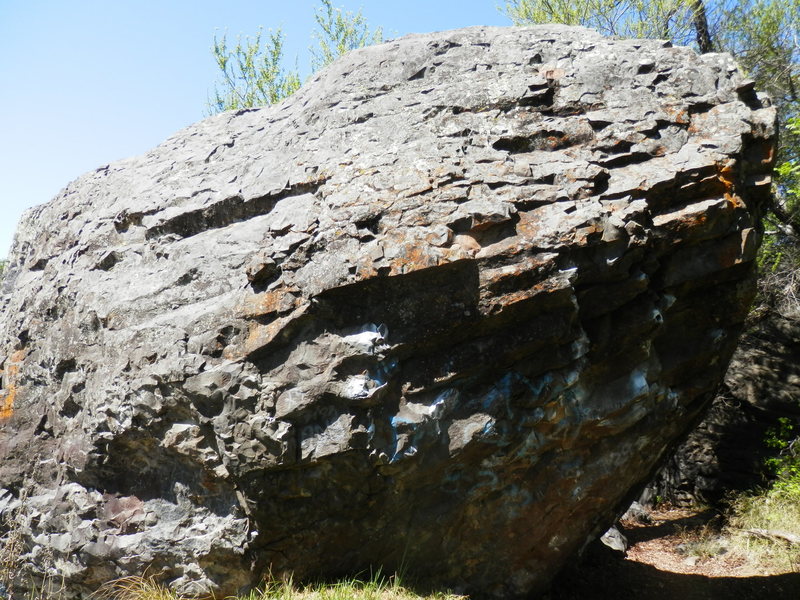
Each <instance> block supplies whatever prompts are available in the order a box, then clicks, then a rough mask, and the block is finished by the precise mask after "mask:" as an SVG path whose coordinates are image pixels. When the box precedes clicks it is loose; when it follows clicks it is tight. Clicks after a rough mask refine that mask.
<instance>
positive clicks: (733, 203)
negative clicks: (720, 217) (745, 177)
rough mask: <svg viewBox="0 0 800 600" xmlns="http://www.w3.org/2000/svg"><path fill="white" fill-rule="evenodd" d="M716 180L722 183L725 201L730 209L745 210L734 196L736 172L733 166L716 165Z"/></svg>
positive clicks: (736, 196) (727, 164)
mask: <svg viewBox="0 0 800 600" xmlns="http://www.w3.org/2000/svg"><path fill="white" fill-rule="evenodd" d="M717 178H718V179H719V181H720V182H721V183H722V186H723V189H724V192H723V194H724V196H725V200H727V201H728V204H729V205H730V207H731V208H745V204H744V201H743V200H742V198H741V197H740V196H739V195H738V194H736V192H735V190H736V183H735V182H736V171H735V170H734V168H733V164H731V163H725V164H721V165H717Z"/></svg>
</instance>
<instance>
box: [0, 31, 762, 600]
mask: <svg viewBox="0 0 800 600" xmlns="http://www.w3.org/2000/svg"><path fill="white" fill-rule="evenodd" d="M774 117H775V115H774V110H773V109H772V108H769V107H768V104H767V103H766V101H764V100H763V99H762V98H761V97H760V96H758V95H757V94H756V93H755V92H754V91H753V87H752V82H749V81H747V80H746V79H744V78H743V76H742V75H741V74H740V73H739V72H738V71H737V70H736V67H735V66H734V64H733V62H732V60H731V58H730V57H728V56H726V55H717V54H710V55H704V56H698V55H697V54H696V53H695V52H693V51H692V50H690V49H687V48H672V47H670V46H669V44H667V43H664V42H659V41H641V40H610V39H604V38H603V37H601V36H600V35H598V34H597V33H595V32H592V31H589V30H586V29H582V28H568V27H562V26H542V27H533V28H508V29H506V28H473V29H466V30H460V31H451V32H445V33H436V34H430V35H414V36H409V37H406V38H403V39H400V40H396V41H391V42H389V43H386V44H383V45H380V46H375V47H371V48H365V49H363V50H359V51H357V52H353V53H351V54H349V55H347V56H346V57H345V58H343V59H341V60H339V61H338V62H336V63H334V64H333V65H332V66H330V67H329V68H327V69H326V70H324V71H323V72H321V73H320V74H318V75H317V76H315V78H314V79H313V80H312V81H311V82H310V83H309V84H308V85H306V86H305V87H304V88H303V89H302V90H301V91H299V92H298V93H297V94H295V95H294V96H293V97H291V98H290V99H289V100H287V101H286V102H283V103H282V104H279V105H277V106H273V107H269V108H263V109H258V110H243V111H239V112H235V113H233V112H230V113H224V114H221V115H218V116H215V117H212V118H209V119H206V120H204V121H202V122H200V123H197V124H196V125H193V126H191V127H189V128H187V129H185V130H184V131H181V132H179V133H178V134H176V135H175V136H173V137H171V138H170V139H168V140H167V141H166V142H164V143H163V144H161V145H160V146H158V147H157V148H155V149H154V150H152V151H151V152H149V153H147V154H145V155H144V156H141V157H138V158H134V159H130V160H125V161H121V162H118V163H115V164H111V165H107V166H104V167H102V168H100V169H98V170H97V171H95V172H93V173H89V174H87V175H85V176H83V177H82V178H80V179H78V180H77V181H75V182H73V183H72V184H70V185H69V186H68V187H67V188H66V189H65V190H64V191H63V192H62V193H61V194H60V195H59V196H58V197H57V198H56V199H55V200H53V201H52V202H50V203H48V204H46V205H44V206H41V207H38V208H35V209H33V210H31V211H30V212H28V213H27V215H26V217H25V218H24V219H23V222H22V224H21V225H20V228H19V230H18V232H17V237H16V242H15V245H14V249H13V252H12V256H11V262H10V267H9V271H8V276H7V277H6V279H5V281H4V283H3V296H2V316H0V360H2V369H3V371H2V392H1V393H2V396H0V398H2V402H0V404H2V406H0V408H2V416H3V421H2V425H0V453H2V456H3V462H2V467H0V488H2V491H0V508H1V509H2V511H3V514H4V515H5V517H6V520H7V522H8V524H7V526H6V528H7V533H6V535H7V537H12V536H14V539H16V540H22V542H23V543H22V545H21V546H19V547H21V551H20V552H19V556H18V557H17V559H18V564H19V568H18V569H17V570H16V574H17V575H18V581H17V589H21V588H20V587H19V584H20V582H26V581H30V578H33V580H34V581H41V580H42V579H46V578H47V577H48V576H49V577H50V578H51V579H52V578H53V576H54V575H55V576H56V578H57V580H58V582H59V583H61V581H62V580H63V582H64V584H65V589H66V590H67V592H68V594H71V595H73V596H79V595H80V594H82V593H85V591H86V590H90V589H93V588H95V587H97V586H98V585H99V584H100V583H102V582H103V581H105V580H107V579H110V578H113V577H116V576H121V575H128V574H137V573H141V572H143V571H145V569H147V572H148V574H149V575H153V576H155V577H158V578H160V579H163V580H165V581H167V582H169V583H170V585H172V586H173V587H174V588H175V589H176V590H178V591H180V592H182V593H187V594H202V593H207V592H212V591H213V592H214V593H216V595H217V597H220V596H222V595H224V594H226V593H229V592H233V591H236V590H237V589H239V588H241V587H244V586H247V585H250V584H252V583H254V582H257V581H258V580H259V579H260V578H261V577H263V576H265V575H266V574H267V573H272V575H273V576H278V575H280V574H282V573H288V572H292V573H294V576H295V577H296V578H307V577H318V576H320V577H321V576H334V575H338V574H343V573H355V572H364V571H365V570H367V569H369V568H370V567H382V568H383V570H384V572H389V571H392V570H394V569H400V568H402V569H403V570H404V571H405V572H406V573H408V574H409V575H411V576H414V577H417V578H419V579H421V580H423V581H428V582H430V583H436V584H442V585H446V586H449V587H451V588H454V589H456V590H460V591H466V592H471V593H476V594H479V595H486V596H497V597H515V596H522V595H525V594H527V593H529V592H532V591H535V590H537V589H541V588H542V587H543V586H545V585H546V584H547V582H548V580H549V578H550V577H551V576H552V575H553V574H554V573H555V571H556V569H557V568H558V567H559V566H561V565H562V564H563V563H564V562H565V561H566V560H568V559H569V558H570V557H571V556H573V555H574V554H575V552H576V551H578V550H579V549H580V548H581V547H582V546H584V544H586V543H587V541H589V540H591V539H593V538H594V537H596V536H597V535H598V534H599V533H602V531H604V530H605V529H606V528H607V527H608V526H609V524H610V523H611V522H612V521H613V520H614V518H615V517H616V516H617V513H618V512H619V511H620V510H622V509H624V507H625V506H626V505H627V504H628V503H629V501H630V499H631V498H632V496H633V495H635V494H636V493H637V492H638V491H640V487H641V486H642V485H643V484H644V483H646V482H647V481H648V479H649V477H650V476H651V475H652V471H653V469H654V468H655V467H656V466H657V464H658V462H659V461H660V460H661V458H662V456H663V455H664V454H665V452H666V451H667V450H668V449H669V448H670V447H671V445H672V444H673V442H674V441H675V440H676V439H677V438H678V437H679V436H681V435H682V434H683V433H684V432H685V430H686V429H687V428H688V427H690V426H691V424H693V423H694V422H695V420H696V419H697V417H698V415H699V414H700V413H701V411H702V410H703V409H704V407H706V405H707V403H708V402H709V401H710V399H711V397H712V396H713V391H714V389H715V387H716V386H717V384H718V383H719V381H720V380H721V379H722V376H723V374H724V372H725V367H726V365H727V363H728V360H729V358H730V356H731V353H732V352H733V349H734V347H735V345H736V338H737V335H738V333H739V330H740V327H741V323H742V321H743V319H744V317H745V315H746V313H747V310H748V306H749V305H750V302H751V299H752V297H753V292H754V264H753V258H754V256H755V253H756V249H757V247H758V244H759V241H760V232H759V216H760V211H761V208H762V204H763V203H764V202H765V201H766V199H767V198H768V195H769V189H770V180H769V179H770V177H769V174H770V170H771V166H772V155H773V143H774Z"/></svg>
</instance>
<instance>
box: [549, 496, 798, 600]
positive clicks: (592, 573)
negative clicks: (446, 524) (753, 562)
mask: <svg viewBox="0 0 800 600" xmlns="http://www.w3.org/2000/svg"><path fill="white" fill-rule="evenodd" d="M714 516H715V513H714V512H713V511H705V512H696V511H695V512H692V511H687V510H677V509H676V510H660V511H654V512H653V513H651V522H650V523H640V522H626V523H624V524H623V525H624V527H625V530H624V532H625V536H626V537H627V538H628V543H629V547H628V552H627V556H623V554H622V553H620V552H615V551H613V550H610V549H608V548H606V547H605V546H602V545H601V544H599V543H598V544H596V545H594V546H592V547H591V548H590V549H589V550H588V551H587V553H586V555H585V556H584V558H583V560H582V561H581V562H579V563H576V564H575V565H573V566H571V567H569V568H568V569H567V570H565V571H564V572H562V573H561V574H560V575H559V576H558V577H557V578H556V581H555V582H554V585H553V588H552V590H551V592H550V594H549V595H548V596H547V600H600V599H606V598H609V599H612V598H613V599H619V600H627V599H634V598H635V599H637V600H717V599H721V600H800V573H798V572H794V573H774V574H764V573H758V572H755V571H754V570H753V568H752V567H750V566H748V565H747V564H746V563H745V561H744V560H743V559H741V558H739V557H737V556H736V553H729V552H722V553H720V554H716V555H714V556H697V555H695V554H694V553H692V552H689V551H687V546H690V545H691V544H692V543H693V542H694V541H695V540H696V539H697V535H698V533H699V532H700V531H701V530H703V528H704V527H706V528H708V527H713V525H714V521H713V519H714Z"/></svg>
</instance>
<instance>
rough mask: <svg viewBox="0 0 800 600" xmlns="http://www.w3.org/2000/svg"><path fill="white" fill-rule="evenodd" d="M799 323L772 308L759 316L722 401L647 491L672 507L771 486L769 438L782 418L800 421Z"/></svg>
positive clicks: (741, 346) (738, 355) (727, 380)
mask: <svg viewBox="0 0 800 600" xmlns="http://www.w3.org/2000/svg"><path fill="white" fill-rule="evenodd" d="M798 384H800V321H798V315H797V314H792V313H787V314H783V312H782V311H779V310H772V309H768V310H765V311H763V312H762V313H761V314H760V315H754V318H753V321H752V323H750V326H749V327H748V329H747V331H745V332H744V333H743V335H742V338H741V341H740V343H739V347H738V348H737V350H736V352H735V353H734V355H733V359H732V360H731V364H730V367H729V368H728V372H727V373H726V375H725V381H724V384H723V386H722V388H721V391H720V393H719V395H718V396H717V397H716V398H715V399H714V402H713V404H712V405H711V409H710V410H709V412H708V414H707V415H706V416H705V418H704V419H703V421H702V422H701V423H700V425H699V426H698V427H697V428H696V429H695V430H692V432H691V433H690V434H689V435H688V437H687V438H686V440H685V441H684V442H683V443H682V444H681V445H680V446H679V447H678V449H677V450H676V451H675V454H674V455H673V456H672V457H670V459H669V460H668V461H667V463H666V464H665V465H664V468H663V469H662V470H661V471H660V472H659V474H658V475H657V476H656V478H655V480H654V481H653V483H652V485H650V486H648V490H647V494H648V496H649V497H660V498H662V499H664V500H666V501H668V502H671V503H672V504H675V505H679V506H690V505H694V504H703V503H711V504H717V503H719V502H720V501H721V500H723V499H724V497H725V496H726V494H728V493H729V492H731V491H743V490H747V489H751V488H753V487H756V486H758V485H761V484H763V483H764V478H765V475H766V473H765V469H764V461H765V459H766V458H767V457H769V456H773V455H774V452H775V451H774V450H772V449H770V448H768V447H767V445H766V444H765V439H766V437H767V432H768V431H769V430H770V429H775V428H776V427H777V425H778V419H780V418H781V417H787V418H789V419H790V420H791V421H792V422H795V423H797V422H798V419H800V392H799V390H800V388H798Z"/></svg>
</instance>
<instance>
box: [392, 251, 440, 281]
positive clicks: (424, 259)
mask: <svg viewBox="0 0 800 600" xmlns="http://www.w3.org/2000/svg"><path fill="white" fill-rule="evenodd" d="M440 258H441V257H439V256H437V255H436V254H435V253H433V252H431V250H430V249H428V248H426V247H425V246H423V245H416V246H414V245H411V244H406V246H405V247H404V248H403V253H402V254H401V255H400V256H398V257H397V258H395V259H394V260H392V262H391V274H392V275H400V274H402V273H411V272H413V271H418V270H420V269H426V268H428V267H435V266H437V265H438V264H439V263H440Z"/></svg>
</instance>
